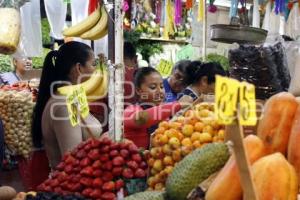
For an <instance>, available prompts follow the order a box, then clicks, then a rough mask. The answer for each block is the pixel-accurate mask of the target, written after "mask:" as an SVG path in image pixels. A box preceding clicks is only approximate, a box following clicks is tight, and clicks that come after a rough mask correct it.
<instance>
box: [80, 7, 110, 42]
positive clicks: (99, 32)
mask: <svg viewBox="0 0 300 200" xmlns="http://www.w3.org/2000/svg"><path fill="white" fill-rule="evenodd" d="M107 24H108V14H107V12H106V10H105V7H104V6H102V7H101V18H100V20H99V21H98V23H97V24H96V25H95V26H94V27H93V28H92V29H90V30H89V31H87V32H85V33H83V34H81V35H80V37H81V38H82V39H88V40H97V39H100V38H102V37H104V36H105V35H106V33H107Z"/></svg>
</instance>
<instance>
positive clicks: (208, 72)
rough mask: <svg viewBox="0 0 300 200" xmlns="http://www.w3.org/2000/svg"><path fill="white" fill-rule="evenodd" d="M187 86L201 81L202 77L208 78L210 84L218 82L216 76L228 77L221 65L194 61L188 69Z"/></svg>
mask: <svg viewBox="0 0 300 200" xmlns="http://www.w3.org/2000/svg"><path fill="white" fill-rule="evenodd" d="M186 74H187V79H186V84H188V85H190V84H194V83H197V82H198V81H199V80H201V78H202V77H205V76H206V77H207V81H208V84H211V83H214V82H215V81H216V77H215V76H216V75H221V76H226V72H225V70H224V69H223V67H222V66H221V65H220V64H219V63H215V62H209V63H201V62H200V61H193V62H191V63H190V64H189V66H188V67H187V68H186Z"/></svg>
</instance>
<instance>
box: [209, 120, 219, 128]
mask: <svg viewBox="0 0 300 200" xmlns="http://www.w3.org/2000/svg"><path fill="white" fill-rule="evenodd" d="M210 124H211V126H212V128H213V129H215V130H217V129H219V128H220V125H219V124H218V122H217V121H216V120H213V121H212V122H211V123H210Z"/></svg>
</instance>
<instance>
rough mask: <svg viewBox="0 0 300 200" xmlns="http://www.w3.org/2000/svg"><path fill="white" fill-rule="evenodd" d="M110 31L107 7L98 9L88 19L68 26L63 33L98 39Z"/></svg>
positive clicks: (67, 35)
mask: <svg viewBox="0 0 300 200" xmlns="http://www.w3.org/2000/svg"><path fill="white" fill-rule="evenodd" d="M107 33H108V14H107V12H106V10H105V7H104V6H102V7H101V8H98V9H96V10H95V11H94V12H93V13H92V14H91V15H89V16H88V17H87V18H86V19H84V20H83V21H81V22H79V23H78V24H76V25H74V26H71V27H69V28H66V29H65V30H64V31H63V35H64V36H66V37H80V38H82V39H88V40H98V39H101V38H103V37H104V36H105V35H107Z"/></svg>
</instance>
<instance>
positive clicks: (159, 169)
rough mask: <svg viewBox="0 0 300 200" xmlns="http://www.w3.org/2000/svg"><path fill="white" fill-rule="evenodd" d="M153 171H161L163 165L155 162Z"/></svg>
mask: <svg viewBox="0 0 300 200" xmlns="http://www.w3.org/2000/svg"><path fill="white" fill-rule="evenodd" d="M153 169H154V170H156V171H159V172H160V171H161V170H162V169H163V163H162V161H161V160H155V161H154V164H153Z"/></svg>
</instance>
